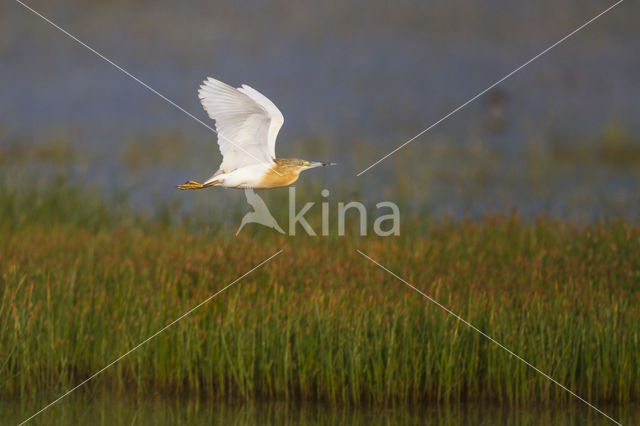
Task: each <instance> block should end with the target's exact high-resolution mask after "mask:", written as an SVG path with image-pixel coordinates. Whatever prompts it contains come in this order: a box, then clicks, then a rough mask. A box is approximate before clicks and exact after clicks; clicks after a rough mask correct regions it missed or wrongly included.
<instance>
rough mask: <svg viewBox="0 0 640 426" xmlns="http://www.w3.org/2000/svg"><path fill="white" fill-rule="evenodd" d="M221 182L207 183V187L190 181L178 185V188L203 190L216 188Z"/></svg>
mask: <svg viewBox="0 0 640 426" xmlns="http://www.w3.org/2000/svg"><path fill="white" fill-rule="evenodd" d="M219 184H220V182H218V181H214V182H211V183H207V184H206V185H203V184H201V183H198V182H196V181H193V180H190V181H187V182H186V183H184V184H182V185H176V188H178V189H202V188H209V187H210V186H216V185H219Z"/></svg>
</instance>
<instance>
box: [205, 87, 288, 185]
mask: <svg viewBox="0 0 640 426" xmlns="http://www.w3.org/2000/svg"><path fill="white" fill-rule="evenodd" d="M198 97H199V98H200V99H201V102H202V105H203V107H204V109H205V110H206V111H207V112H208V113H209V117H211V118H213V119H214V120H216V131H217V132H218V146H219V147H220V153H221V154H222V157H223V160H222V164H221V165H220V170H222V171H224V172H225V173H228V172H231V171H233V170H235V169H238V168H240V167H244V166H248V165H251V164H259V163H272V162H273V159H274V158H275V144H276V137H277V135H278V131H279V130H280V127H282V123H283V122H284V118H283V117H282V113H281V112H280V111H279V110H278V108H276V106H275V105H274V104H273V103H272V102H271V101H270V100H269V99H267V98H266V97H265V96H264V95H262V94H261V93H260V92H258V91H257V90H255V89H252V88H251V87H249V86H243V87H242V88H238V89H235V88H233V87H231V86H229V85H228V84H225V83H223V82H221V81H218V80H215V79H213V78H211V77H209V78H207V79H206V80H205V81H204V82H203V84H202V86H200V90H198Z"/></svg>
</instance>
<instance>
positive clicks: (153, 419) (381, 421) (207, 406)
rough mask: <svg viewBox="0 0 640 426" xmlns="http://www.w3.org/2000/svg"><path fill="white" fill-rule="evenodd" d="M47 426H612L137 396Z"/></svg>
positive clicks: (78, 401) (560, 410) (587, 418)
mask: <svg viewBox="0 0 640 426" xmlns="http://www.w3.org/2000/svg"><path fill="white" fill-rule="evenodd" d="M40 408H42V406H41V405H36V404H32V403H24V402H22V403H16V402H13V403H7V402H4V403H2V404H0V418H3V419H4V420H5V421H6V423H5V422H3V424H16V423H18V422H20V421H22V420H24V419H25V418H27V417H28V416H29V415H31V414H33V413H34V412H35V411H37V410H38V409H40ZM606 409H607V411H606V412H608V414H610V415H612V416H613V417H614V418H615V419H616V420H619V421H620V422H622V423H623V424H637V423H638V420H640V410H639V408H638V407H636V406H628V407H606ZM31 424H47V425H77V424H92V425H113V424H130V425H182V424H184V425H198V424H203V425H204V424H208V425H210V424H216V425H244V424H262V425H288V424H295V425H328V424H341V425H342V424H345V425H346V424H349V425H417V424H429V425H438V426H440V425H442V426H445V425H474V426H476V425H477V426H479V425H487V426H488V425H531V426H533V425H611V424H614V423H612V422H611V421H609V420H607V419H606V418H605V417H604V416H602V415H601V414H598V413H597V412H595V411H593V410H590V409H589V408H588V407H586V406H584V405H582V404H581V403H575V404H571V405H570V406H567V407H549V406H523V407H509V406H506V405H500V404H462V405H455V404H454V405H449V406H437V405H425V406H419V407H396V408H373V407H369V408H362V407H361V408H336V407H330V406H324V405H321V404H287V403H279V402H271V403H267V402H253V403H248V402H236V403H221V402H215V401H198V400H194V399H181V398H166V397H153V396H140V397H137V398H136V397H131V398H126V397H122V396H108V395H102V396H95V395H94V396H89V395H80V394H78V395H73V396H70V397H69V398H68V399H66V400H63V401H61V402H60V403H58V404H57V405H55V406H54V407H52V408H51V409H49V410H47V411H45V412H43V413H42V414H40V415H39V416H38V417H36V418H35V419H34V420H33V421H32V422H31Z"/></svg>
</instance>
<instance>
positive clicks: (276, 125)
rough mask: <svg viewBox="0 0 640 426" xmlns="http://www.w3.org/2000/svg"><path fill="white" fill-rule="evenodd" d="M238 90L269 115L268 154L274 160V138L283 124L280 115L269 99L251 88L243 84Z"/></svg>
mask: <svg viewBox="0 0 640 426" xmlns="http://www.w3.org/2000/svg"><path fill="white" fill-rule="evenodd" d="M238 90H239V91H241V92H242V93H244V94H246V95H248V96H250V97H251V99H253V100H254V101H256V102H257V103H259V104H260V105H261V106H262V107H263V108H264V109H265V110H266V111H267V113H268V114H269V118H271V124H270V125H269V137H268V141H269V153H270V154H271V157H273V158H276V138H277V137H278V132H279V131H280V128H281V127H282V125H283V124H284V117H283V116H282V113H281V112H280V110H279V109H278V107H277V106H275V104H274V103H273V102H271V101H270V100H269V98H267V97H266V96H265V95H263V94H262V93H260V92H258V91H257V90H256V89H254V88H253V87H251V86H248V85H246V84H243V85H242V87H238Z"/></svg>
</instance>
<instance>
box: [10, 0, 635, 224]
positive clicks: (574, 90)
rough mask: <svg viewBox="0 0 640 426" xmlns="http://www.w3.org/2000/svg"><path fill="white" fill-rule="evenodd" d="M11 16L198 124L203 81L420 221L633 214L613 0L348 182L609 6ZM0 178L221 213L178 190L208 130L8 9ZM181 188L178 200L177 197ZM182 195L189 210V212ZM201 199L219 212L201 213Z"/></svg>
mask: <svg viewBox="0 0 640 426" xmlns="http://www.w3.org/2000/svg"><path fill="white" fill-rule="evenodd" d="M27 4H28V5H30V6H31V7H33V8H34V9H36V10H38V11H39V12H41V13H42V14H43V15H45V16H47V17H48V18H50V19H51V20H52V21H54V22H55V23H57V24H58V25H60V26H61V27H63V28H65V29H66V30H68V31H69V32H71V33H72V34H74V35H76V36H77V37H78V38H79V39H81V40H83V41H84V42H86V43H87V44H88V45H90V46H92V47H93V48H95V49H96V50H98V51H100V52H101V53H103V54H104V55H105V56H107V57H109V58H110V59H112V60H113V61H115V62H116V63H117V64H119V65H120V66H122V67H123V68H125V69H126V70H128V71H129V72H131V73H132V74H134V75H135V76H137V77H138V78H140V79H141V80H143V81H145V82H146V83H148V84H149V85H150V86H152V87H154V88H155V89H157V90H158V91H159V92H161V93H163V94H164V95H166V96H167V97H169V98H170V99H172V100H174V101H175V102H176V103H178V104H179V105H181V106H183V107H184V108H185V109H187V110H188V111H190V112H191V113H193V114H194V115H196V116H197V117H199V118H200V119H201V120H203V121H205V120H206V121H207V122H208V123H209V124H211V125H213V121H210V120H209V119H208V117H207V115H206V113H205V112H204V111H203V110H202V108H201V106H200V103H199V101H198V99H197V96H196V90H197V88H198V86H199V84H200V82H201V81H202V80H203V79H204V78H205V77H207V76H212V77H215V78H218V79H220V80H223V81H225V82H227V83H229V84H232V85H235V86H239V85H240V84H242V83H248V84H249V85H251V86H252V87H254V88H256V89H258V90H259V91H261V92H262V93H264V94H265V95H266V96H268V97H269V98H270V99H272V100H273V101H274V102H275V103H276V105H278V107H279V108H280V110H281V111H282V112H283V114H284V116H285V124H284V126H283V128H282V130H281V132H280V136H279V143H278V146H277V154H278V155H279V156H281V157H294V156H301V157H304V158H310V159H317V160H330V161H335V162H337V163H339V167H337V168H334V169H333V170H330V171H328V170H322V171H314V172H313V173H309V175H306V176H303V177H302V178H301V181H300V183H299V184H300V185H305V184H307V183H308V182H313V184H314V185H316V186H318V191H317V197H316V198H318V199H319V198H320V195H319V189H320V188H323V187H325V188H329V189H331V190H332V194H335V196H336V197H338V196H339V195H338V194H341V191H342V193H344V194H347V193H350V194H358V196H361V197H364V198H365V199H367V200H372V201H374V202H375V201H378V200H380V199H383V198H384V199H390V200H395V201H398V202H404V203H405V205H406V206H409V207H410V208H412V209H415V210H416V211H419V212H422V213H426V214H433V215H435V216H442V215H447V216H451V215H452V216H457V217H460V216H463V215H471V216H473V217H475V216H479V215H483V214H485V213H491V212H504V211H509V210H511V209H513V208H515V209H517V210H518V211H520V212H521V213H522V214H524V215H525V216H527V217H535V216H536V215H539V214H541V213H545V214H549V215H551V216H554V217H559V218H562V219H569V220H575V221H593V220H597V219H600V218H610V217H625V218H638V216H639V214H638V212H640V209H639V207H640V192H639V191H638V182H640V180H639V178H640V122H639V120H638V117H639V116H640V102H639V101H638V99H640V78H639V76H640V55H638V51H639V50H638V47H639V46H640V6H639V5H638V3H637V2H631V1H629V2H623V3H622V4H621V5H619V6H618V7H616V8H615V9H613V10H612V11H611V12H610V13H608V14H606V15H604V16H603V17H602V18H600V19H599V20H597V21H596V22H594V23H593V24H592V25H590V26H588V27H587V28H585V29H584V30H583V31H581V32H579V33H578V34H576V35H575V36H574V37H572V38H571V39H569V40H568V41H566V42H565V43H563V44H562V45H560V46H558V47H557V48H556V49H554V50H552V51H551V52H549V53H548V54H546V55H545V56H543V57H542V58H540V59H539V60H537V61H536V62H534V63H532V64H531V65H529V66H528V67H526V68H525V69H523V70H522V71H521V72H519V73H518V74H516V75H514V76H513V77H511V78H510V79H509V80H507V81H506V82H504V83H503V84H501V85H500V86H498V87H497V88H496V89H494V90H493V91H491V92H490V93H487V94H486V95H485V96H483V97H481V98H480V99H478V100H477V101H475V102H474V103H473V104H471V105H469V106H468V107H467V108H465V109H463V110H462V111H460V112H459V113H457V114H456V115H454V116H453V117H451V118H450V119H448V120H447V121H445V122H443V123H442V124H440V125H439V126H437V127H436V128H434V129H433V130H432V131H430V132H428V133H427V134H425V135H423V136H422V137H420V138H419V139H418V140H416V141H414V142H413V143H412V144H410V145H409V146H408V147H406V148H405V149H403V150H402V151H400V152H399V153H398V154H396V155H394V156H393V157H391V158H389V159H388V160H387V161H385V162H383V163H381V164H380V165H378V166H376V167H375V168H373V169H371V170H370V171H368V172H367V173H365V174H363V175H362V176H360V177H356V176H355V175H356V173H358V172H359V171H361V170H362V169H364V168H365V167H367V166H368V165H369V164H371V163H372V162H373V161H376V160H377V159H378V158H380V157H381V156H383V155H384V154H386V153H387V152H389V151H391V150H392V149H394V148H395V147H396V146H398V145H400V144H401V143H403V142H404V141H406V140H407V139H409V138H411V137H413V136H414V135H415V134H417V133H418V132H420V131H421V130H423V129H424V128H426V127H428V126H429V125H431V124H432V123H433V122H435V121H436V120H438V119H440V118H441V117H442V116H443V115H445V114H446V113H448V112H449V111H451V110H452V109H454V108H455V107H457V106H458V105H460V104H462V103H463V102H465V101H467V100H468V99H469V98H471V97H472V96H474V95H475V94H476V93H478V92H479V91H481V90H483V89H485V88H486V87H487V86H489V85H491V84H492V83H494V82H495V81H496V80H498V79H499V78H501V77H502V76H504V75H505V74H507V73H509V72H510V71H512V70H513V69H514V68H516V67H517V66H519V65H520V64H522V63H523V62H525V61H527V60H528V59H530V58H531V57H533V56H534V55H535V54H537V53H538V52H540V51H541V50H543V49H544V48H546V47H547V46H549V45H551V44H552V43H554V42H555V41H557V40H558V39H560V38H561V37H563V36H564V35H566V34H567V33H569V32H570V31H572V30H574V29H575V28H576V27H578V26H580V25H582V24H583V23H584V22H585V21H587V20H588V19H590V18H592V17H593V16H595V15H596V14H598V13H599V12H601V11H602V10H604V9H605V8H606V7H608V6H609V5H611V4H613V2H609V1H601V0H588V1H585V0H580V1H578V0H559V1H557V0H556V1H548V0H543V1H539V2H515V1H501V0H491V1H483V2H468V1H462V0H453V1H451V0H449V1H429V2H421V1H396V2H386V1H380V0H375V1H347V2H342V1H334V0H330V1H324V2H293V1H284V0H279V1H260V0H255V1H247V0H243V1H202V0H195V1H185V2H175V1H153V2H152V1H135V2H129V1H124V0H113V1H108V0H93V1H77V0H70V1H64V2H55V3H54V2H47V1H43V0H30V1H28V2H27ZM0 33H1V35H2V37H0V81H1V83H0V84H2V101H1V102H0V167H2V170H3V174H4V175H5V176H4V179H5V180H6V181H7V183H8V184H9V185H18V184H22V183H24V182H25V181H32V182H36V183H38V182H46V181H47V180H50V179H52V178H53V177H54V176H60V175H64V176H67V177H69V178H71V179H74V180H75V181H77V182H81V183H82V184H85V183H86V184H87V185H91V186H92V187H95V188H97V190H99V191H104V192H105V193H109V192H114V191H115V192H118V193H123V194H127V196H128V197H129V199H130V202H131V204H132V205H133V206H135V207H136V208H141V209H144V208H146V207H148V206H150V205H153V204H154V203H158V202H159V201H158V200H163V201H161V202H164V200H174V201H175V200H177V202H178V203H180V204H181V205H182V206H184V207H185V209H186V211H188V210H189V209H192V208H194V206H196V205H198V206H202V207H206V208H210V209H211V211H212V215H214V216H215V214H216V213H215V210H218V211H220V212H221V211H222V209H220V208H219V207H220V206H221V205H234V204H237V203H243V202H244V200H243V196H242V194H241V193H240V192H234V191H200V192H198V193H193V192H190V193H184V192H181V193H179V192H177V191H176V190H175V184H177V183H182V182H184V181H185V180H187V179H192V178H195V179H201V178H206V177H208V176H209V174H210V173H212V172H213V171H214V170H215V169H216V168H217V166H218V163H219V161H220V155H219V152H218V149H217V146H216V144H215V135H214V134H213V133H211V131H210V130H209V129H207V128H205V127H204V126H202V125H201V124H200V123H198V122H197V121H195V120H193V119H192V118H190V117H188V116H186V115H185V114H184V113H182V112H181V111H179V110H177V109H175V108H174V107H172V106H171V105H169V104H168V103H166V102H165V101H164V100H162V99H160V98H159V97H158V96H156V95H154V94H153V93H151V92H149V91H148V90H146V89H145V88H144V87H142V86H141V85H139V84H138V83H136V82H135V81H133V80H132V79H130V78H129V77H127V76H126V75H124V74H122V73H121V72H120V71H118V70H117V69H115V68H114V67H112V66H111V65H109V64H107V63H106V62H104V61H103V60H102V59H100V58H98V57H97V56H96V55H94V54H93V53H91V52H90V51H88V50H87V49H85V48H84V47H82V46H80V45H79V44H77V43H76V42H75V41H73V40H71V39H70V38H69V37H67V36H65V35H64V34H63V33H61V32H60V31H58V30H56V29H55V28H53V27H52V26H51V25H49V24H48V23H46V22H44V21H43V20H42V19H41V18H39V17H37V16H36V15H34V14H33V13H31V12H30V11H28V10H27V9H25V8H24V7H22V6H21V5H20V4H19V3H17V2H14V1H6V2H3V3H2V5H1V6H0ZM186 194H189V195H186ZM194 200H195V201H194ZM214 206H218V208H216V207H214Z"/></svg>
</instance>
